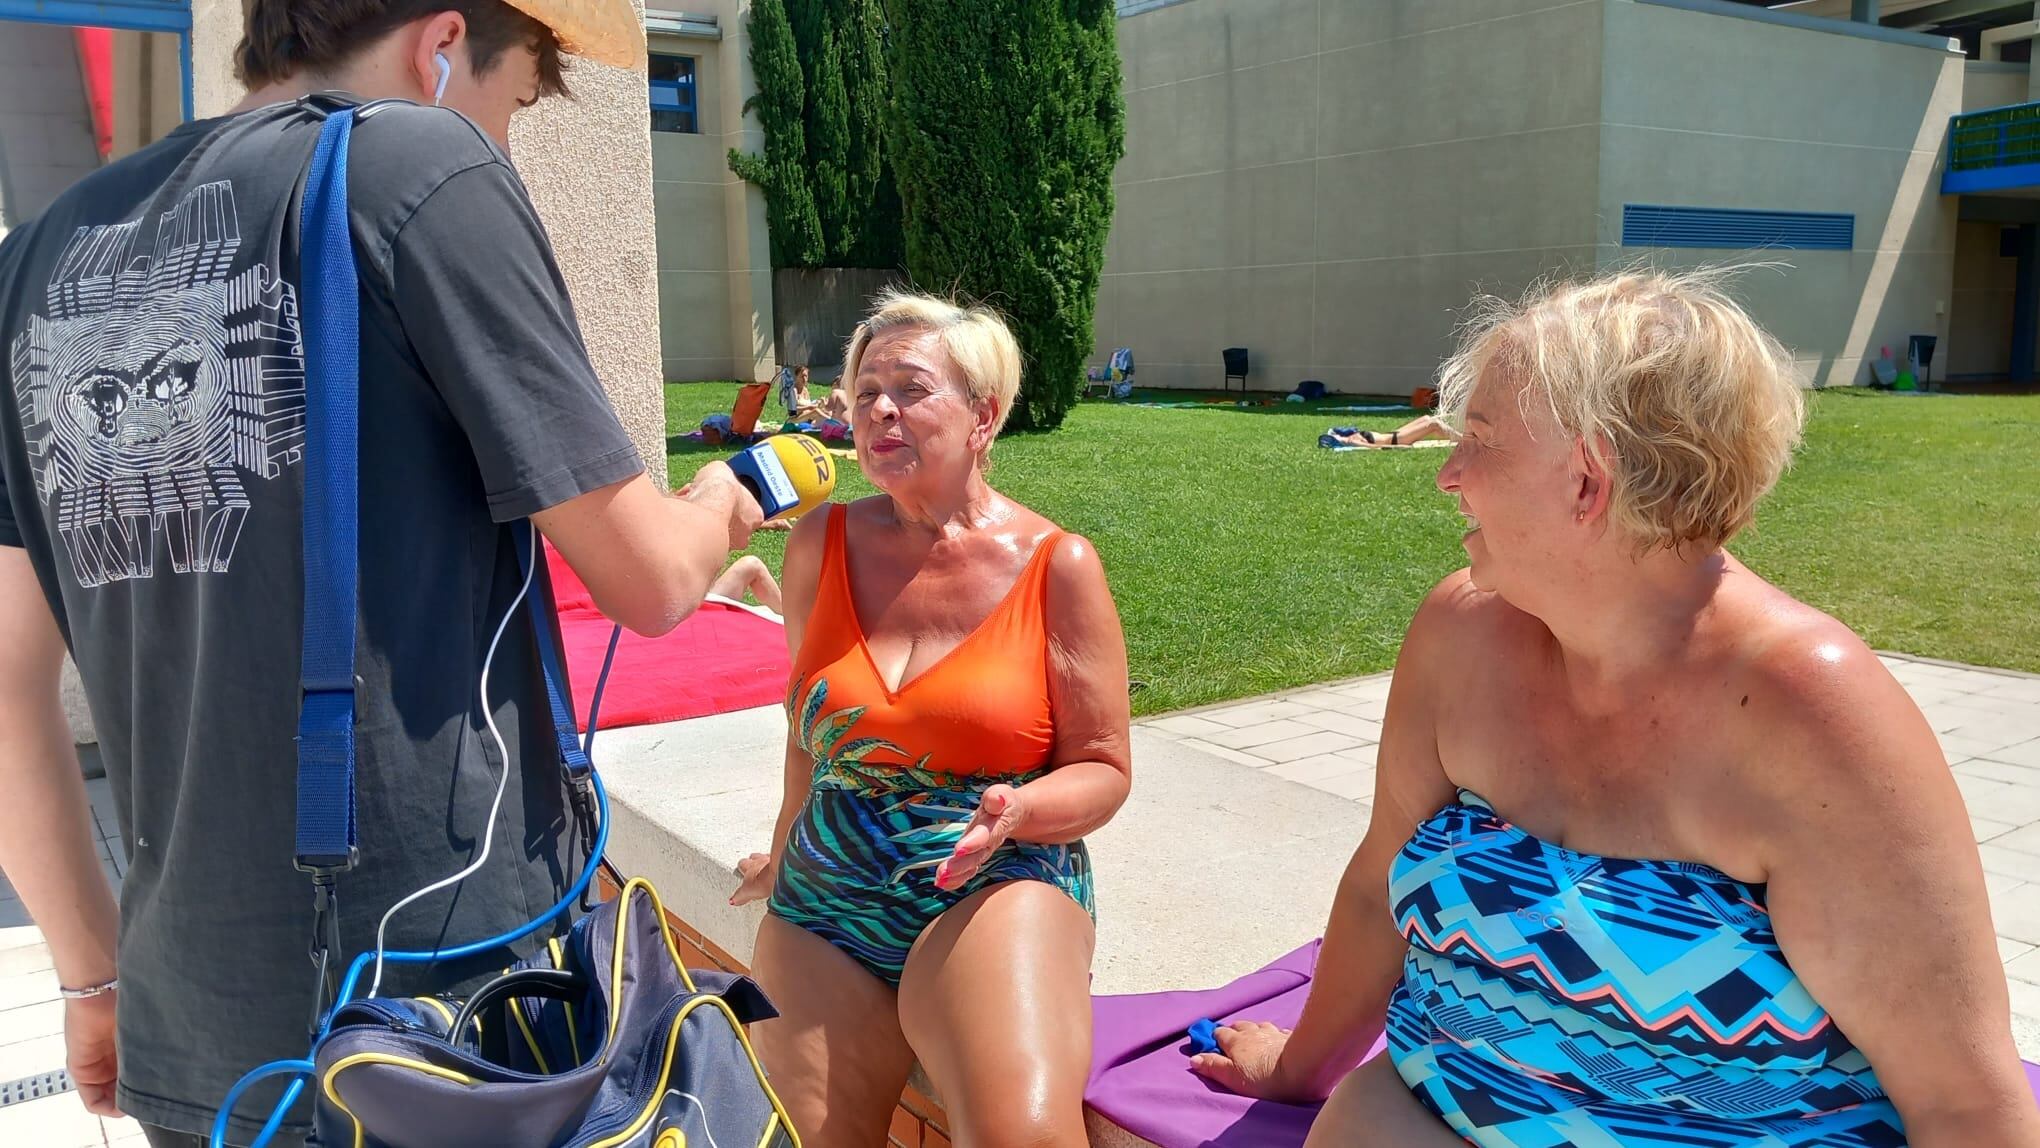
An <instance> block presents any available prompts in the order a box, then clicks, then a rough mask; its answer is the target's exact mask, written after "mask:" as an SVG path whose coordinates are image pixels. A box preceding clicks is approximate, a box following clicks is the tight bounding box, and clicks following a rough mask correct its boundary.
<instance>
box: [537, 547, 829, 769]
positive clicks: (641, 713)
mask: <svg viewBox="0 0 2040 1148" xmlns="http://www.w3.org/2000/svg"><path fill="white" fill-rule="evenodd" d="M545 558H546V566H547V569H548V570H549V571H550V572H551V574H552V586H553V601H554V604H555V605H556V606H557V607H558V608H559V617H560V638H561V641H562V643H563V645H564V646H565V648H566V657H567V677H568V678H569V679H570V680H571V682H572V683H573V690H574V720H575V721H576V722H578V723H579V724H580V725H581V727H582V728H583V729H586V728H587V725H588V705H589V703H590V702H591V701H593V700H594V694H595V682H596V679H597V678H599V677H600V676H601V674H602V656H603V654H604V653H605V652H606V651H607V650H608V649H609V633H610V630H611V629H612V628H613V627H614V623H612V622H610V620H609V619H607V618H605V617H603V616H602V612H601V611H599V610H597V609H596V608H595V599H594V597H593V596H592V595H590V594H589V593H588V587H587V586H585V585H583V584H582V582H581V579H580V578H579V577H578V576H577V575H576V574H575V573H574V571H573V568H572V567H570V566H568V565H567V563H566V560H565V559H563V558H561V557H560V555H559V552H558V551H556V550H554V549H553V548H552V544H551V543H547V544H546V547H545ZM789 673H791V666H790V664H789V662H788V660H787V656H786V628H785V627H783V626H781V625H780V624H778V623H777V622H774V621H772V620H771V619H769V618H761V617H759V616H758V615H756V614H753V613H751V612H750V611H748V610H741V609H738V608H737V607H735V606H727V605H723V604H721V603H718V602H704V603H703V604H702V606H701V609H699V610H696V611H695V612H694V613H693V614H692V615H690V616H689V617H688V618H687V620H686V621H684V622H682V623H680V624H679V625H678V626H676V627H674V629H673V632H672V633H670V634H667V635H666V636H664V637H661V638H644V637H639V636H638V635H636V634H633V633H631V632H630V631H629V630H625V631H624V632H623V638H622V639H621V640H620V641H619V642H618V643H617V646H616V663H615V665H614V666H613V667H611V669H610V671H609V686H608V688H607V689H605V690H604V691H603V693H602V715H601V725H600V727H599V728H602V729H617V728H619V727H622V726H633V725H652V724H654V723H656V722H668V721H682V720H684V719H686V718H697V717H707V716H708V715H709V714H719V713H727V712H729V711H730V710H742V709H750V708H752V707H753V706H763V705H772V704H773V703H775V702H779V701H781V700H783V699H784V698H785V696H786V679H787V676H788V674H789Z"/></svg>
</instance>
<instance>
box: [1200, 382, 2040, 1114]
mask: <svg viewBox="0 0 2040 1148" xmlns="http://www.w3.org/2000/svg"><path fill="white" fill-rule="evenodd" d="M1463 431H1464V433H1463V435H1462V436H1461V438H1460V439H1459V441H1458V442H1457V443H1456V445H1455V446H1454V447H1453V450H1452V454H1451V456H1450V458H1449V459H1448V460H1447V462H1446V463H1445V465H1444V467H1443V468H1442V469H1441V470H1440V472H1439V475H1438V487H1439V489H1440V490H1441V491H1442V492H1444V493H1445V494H1446V495H1447V496H1449V497H1451V498H1452V499H1454V500H1455V503H1456V505H1457V508H1458V509H1459V511H1460V513H1461V514H1462V515H1464V516H1465V518H1466V520H1467V524H1468V530H1467V533H1466V537H1465V540H1464V544H1465V548H1466V553H1467V558H1468V562H1469V564H1468V567H1467V569H1465V570H1462V571H1460V572H1459V573H1457V574H1454V575H1452V576H1451V577H1448V578H1447V579H1445V581H1444V582H1442V583H1441V584H1440V585H1439V586H1438V587H1437V588H1436V589H1435V590H1434V591H1433V592H1432V593H1431V595H1430V596H1429V597H1428V598H1427V599H1426V601H1425V603H1424V604H1423V606H1422V607H1421V608H1420V609H1419V611H1418V613H1417V616H1416V618H1415V619H1414V620H1413V621H1412V623H1411V625H1410V630H1409V634H1408V637H1407V639H1406V641H1405V643H1404V646H1403V650H1402V653H1401V657H1400V659H1399V660H1398V662H1397V666H1396V671H1395V684H1394V687H1393V690H1392V692H1391V694H1390V697H1389V703H1388V712H1387V714H1386V717H1385V720H1384V723H1383V731H1382V741H1381V748H1380V755H1379V764H1378V771H1377V784H1376V791H1375V795H1374V802H1373V814H1372V820H1371V822H1370V824H1369V826H1368V830H1367V835H1366V837H1365V839H1364V840H1363V842H1362V843H1361V846H1360V848H1359V850H1358V852H1356V854H1355V855H1354V858H1353V860H1352V862H1351V864H1350V865H1349V867H1348V869H1347V871H1346V874H1345V877H1344V878H1343V879H1342V881H1341V884H1340V888H1339V892H1338V895H1337V898H1336V900H1335V904H1334V909H1333V913H1332V919H1331V921H1330V923H1329V924H1328V926H1327V929H1326V937H1325V942H1324V948H1323V951H1322V953H1321V954H1320V958H1319V963H1318V969H1317V977H1316V980H1315V983H1314V985H1313V988H1312V992H1311V997H1310V1001H1309V1004H1308V1006H1307V1008H1306V1009H1305V1011H1304V1014H1303V1017H1302V1019H1301V1020H1300V1021H1299V1023H1298V1025H1297V1026H1296V1028H1295V1030H1294V1031H1293V1032H1289V1031H1285V1030H1283V1029H1280V1028H1278V1027H1276V1026H1273V1025H1266V1024H1257V1023H1252V1022H1249V1023H1246V1024H1242V1025H1237V1026H1234V1027H1233V1028H1231V1029H1229V1030H1221V1033H1220V1052H1218V1053H1215V1054H1211V1055H1209V1056H1204V1057H1199V1058H1197V1059H1196V1062H1195V1069H1196V1071H1198V1072H1200V1073H1202V1074H1203V1075H1205V1076H1207V1077H1209V1078H1211V1079H1213V1080H1214V1081H1217V1082H1219V1083H1220V1084H1222V1085H1224V1086H1226V1087H1229V1088H1233V1089H1235V1090H1237V1091H1241V1092H1245V1093H1247V1094H1249V1095H1255V1096H1263V1097H1270V1098H1279V1099H1292V1100H1305V1099H1317V1098H1323V1097H1326V1096H1329V1097H1330V1100H1329V1102H1328V1103H1327V1104H1326V1106H1325V1109H1324V1111H1323V1114H1322V1116H1321V1117H1320V1119H1319V1120H1318V1122H1317V1126H1316V1128H1315V1129H1314V1130H1313V1132H1312V1134H1311V1137H1310V1140H1309V1143H1310V1145H1312V1146H1315V1148H1330V1146H1333V1145H1349V1144H1355V1143H1372V1142H1380V1143H1394V1144H1397V1145H1414V1146H1416V1148H1429V1146H1432V1145H1436V1146H1437V1148H1445V1146H1447V1145H1457V1144H1461V1143H1463V1142H1462V1141H1460V1140H1459V1138H1458V1137H1457V1136H1456V1135H1454V1134H1453V1133H1452V1132H1451V1131H1450V1130H1448V1129H1447V1128H1446V1127H1445V1126H1444V1125H1443V1124H1442V1123H1441V1122H1440V1121H1439V1120H1437V1119H1436V1118H1435V1117H1433V1116H1431V1114H1430V1113H1429V1111H1428V1110H1427V1109H1425V1108H1424V1107H1423V1106H1422V1105H1420V1104H1419V1103H1418V1102H1417V1100H1416V1098H1415V1096H1414V1095H1413V1094H1412V1093H1411V1092H1410V1091H1409V1089H1408V1088H1407V1087H1404V1086H1402V1084H1401V1081H1400V1078H1399V1077H1398V1076H1397V1074H1396V1073H1395V1070H1394V1068H1393V1066H1392V1065H1390V1064H1389V1063H1388V1061H1387V1059H1386V1058H1381V1059H1377V1060H1376V1061H1374V1062H1371V1063H1369V1064H1368V1065H1366V1066H1364V1067H1362V1068H1360V1069H1359V1070H1357V1071H1352V1072H1350V1073H1349V1072H1348V1069H1349V1067H1350V1066H1351V1065H1352V1064H1354V1063H1355V1062H1356V1061H1358V1060H1359V1058H1360V1056H1361V1054H1362V1053H1363V1052H1364V1051H1365V1050H1366V1049H1367V1047H1368V1046H1369V1045H1370V1044H1371V1043H1372V1042H1373V1040H1374V1039H1375V1038H1376V1037H1377V1036H1378V1035H1380V1033H1381V1029H1382V1021H1383V1015H1384V1012H1385V1009H1386V1005H1387V1000H1388V996H1389V993H1390V991H1391V990H1392V989H1393V987H1394V985H1395V983H1396V981H1397V979H1398V977H1399V976H1400V971H1401V962H1402V959H1403V954H1404V953H1405V952H1406V950H1407V945H1406V944H1405V942H1404V941H1403V939H1402V937H1401V936H1400V935H1399V934H1398V933H1397V931H1396V929H1395V926H1394V923H1393V920H1392V919H1391V916H1390V912H1389V908H1388V901H1387V880H1388V872H1389V864H1390V862H1391V860H1392V859H1393V857H1394V855H1395V853H1396V852H1397V851H1398V850H1399V849H1400V848H1401V847H1402V845H1403V843H1404V842H1405V841H1407V840H1408V839H1409V837H1410V835H1411V833H1412V832H1413V831H1414V830H1415V828H1416V827H1417V825H1418V824H1419V823H1421V822H1423V821H1424V820H1426V819H1428V818H1429V817H1430V816H1431V815H1432V814H1433V813H1435V812H1436V811H1437V810H1439V809H1440V808H1442V807H1443V806H1445V805H1446V804H1448V803H1449V802H1451V801H1453V800H1455V799H1456V796H1457V792H1458V790H1459V789H1460V788H1464V789H1466V790H1469V791H1472V792H1474V793H1477V794H1480V795H1482V796H1483V797H1485V798H1486V799H1487V800H1488V801H1490V802H1491V803H1492V804H1493V806H1494V807H1495V809H1496V810H1497V811H1499V812H1500V813H1501V814H1502V815H1503V816H1505V817H1507V818H1508V819H1509V820H1510V821H1511V822H1513V823H1514V824H1516V825H1518V826H1520V827H1521V828H1523V829H1524V830H1525V831H1526V832H1528V833H1531V834H1533V835H1535V836H1537V837H1539V838H1542V839H1543V840H1544V841H1546V842H1548V843H1550V844H1553V845H1558V846H1562V847H1565V848H1568V849H1573V850H1578V851H1581V852H1586V853H1594V854H1600V855H1604V856H1614V857H1644V858H1655V859H1664V860H1679V861H1691V862H1698V863H1702V864H1706V865H1710V866H1712V867H1714V868H1716V869H1719V870H1721V871H1722V872H1724V873H1726V874H1728V875H1729V876H1731V877H1733V878H1735V879H1737V880H1739V881H1745V882H1750V883H1753V884H1763V885H1765V886H1766V891H1767V900H1768V908H1769V911H1770V915H1771V921H1772V924H1773V926H1774V928H1775V930H1776V934H1777V938H1778V942H1779V944H1780V946H1781V947H1782V949H1783V951H1784V953H1785V957H1786V959H1787V960H1788V961H1789V962H1790V964H1791V965H1792V967H1793V969H1794V970H1795V972H1796V973H1797V974H1798V976H1799V977H1800V979H1801V980H1802V981H1803V982H1804V983H1805V985H1806V986H1807V988H1808V989H1809V990H1810V991H1811V992H1812V994H1813V996H1814V997H1815V999H1817V1000H1819V1001H1820V1002H1821V1004H1822V1005H1823V1006H1825V1007H1826V1009H1827V1010H1828V1012H1829V1014H1830V1015H1831V1016H1832V1018H1833V1020H1834V1023H1835V1024H1837V1025H1838V1026H1839V1027H1840V1028H1841V1030H1842V1031H1843V1032H1844V1033H1846V1034H1848V1036H1849V1038H1850V1039H1851V1040H1852V1041H1854V1043H1855V1044H1856V1045H1857V1047H1858V1048H1860V1049H1861V1050H1862V1051H1863V1053H1864V1055H1866V1056H1867V1057H1868V1058H1869V1061H1870V1063H1871V1065H1872V1066H1873V1067H1874V1068H1875V1070H1876V1071H1877V1074H1878V1077H1879V1079H1880V1080H1881V1081H1882V1083H1883V1085H1884V1087H1885V1089H1886V1091H1887V1093H1888V1094H1889V1095H1890V1097H1891V1099H1892V1102H1893V1104H1894V1105H1895V1106H1896V1107H1897V1109H1898V1111H1899V1114H1900V1116H1901V1117H1902V1118H1903V1120H1904V1122H1905V1125H1906V1131H1907V1136H1908V1139H1909V1141H1910V1142H1911V1143H1913V1144H1915V1145H1930V1146H1936V1148H1939V1146H1956V1145H1993V1146H2005V1148H2009V1146H2012V1145H2032V1144H2036V1143H2040V1116H2036V1113H2035V1110H2034V1104H2033V1099H2032V1097H2031V1095H2030V1093H2029V1091H2028V1089H2027V1086H2026V1082H2025V1079H2024V1075H2023V1072H2022V1070H2021V1069H2020V1066H2019V1060H2018V1056H2017V1053H2016V1050H2015V1048H2014V1046H2013V1043H2012V1038H2011V1032H2010V1025H2009V1020H2008V1017H2009V1004H2008V1001H2007V996H2006V988H2005V978H2004V973H2003V970H2002V968H2001V967H2000V966H1999V963H1998V957H1997V951H1996V946H1995V943H1994V940H1993V934H1992V928H1991V918H1990V909H1989V904H1988V901H1987V899H1986V897H1985V891H1984V883H1983V874H1982V870H1981V866H1980V865H1979V863H1978V860H1977V851H1976V846H1975V845H1974V843H1973V840H1972V838H1971V836H1970V830H1969V821H1968V817H1967V812H1966V810H1965V808H1964V806H1963V802H1962V798H1961V794H1960V793H1959V792H1958V791H1957V790H1956V788H1955V785H1954V781H1953V778H1952V776H1951V774H1950V772H1949V770H1948V766H1947V763H1946V761H1945V759H1944V758H1943V757H1942V755H1941V751H1940V747H1939V745H1938V743H1937V741H1936V739H1935V737H1934V734H1933V731H1932V730H1931V728H1930V727H1929V726H1928V725H1927V723H1926V721H1925V719H1924V718H1922V717H1921V715H1920V712H1919V710H1918V708H1917V707H1916V706H1915V705H1914V704H1913V702H1912V700H1911V698H1910V697H1909V696H1908V695H1907V694H1906V693H1905V691H1904V689H1903V688H1902V687H1901V686H1900V685H1899V684H1898V683H1897V682H1896V681H1895V680H1894V679H1893V678H1892V677H1891V675H1890V673H1889V672H1888V671H1886V670H1885V668H1884V666H1883V665H1882V663H1880V662H1879V661H1878V659H1877V657H1876V656H1875V654H1874V653H1873V652H1872V651H1871V650H1869V649H1868V648H1867V647H1866V646H1865V645H1864V644H1863V643H1862V641H1861V640H1860V639H1858V638H1857V637H1856V636H1855V635H1854V634H1853V633H1851V632H1850V631H1849V630H1848V628H1847V627H1845V626H1843V625H1842V624H1841V623H1840V622H1837V621H1836V620H1834V619H1833V618H1830V617H1828V616H1826V615H1824V614H1822V613H1820V612H1819V611H1817V610H1814V609H1812V608H1811V607H1808V606H1806V605H1804V604H1802V603H1799V602H1796V601H1794V600H1793V599H1792V598H1791V597H1790V596H1788V595H1787V594H1785V593H1784V592H1783V591H1781V590H1779V589H1778V588H1777V587H1775V586H1772V585H1770V584H1769V583H1767V582H1765V581H1764V580H1763V579H1762V578H1760V577H1758V576H1757V575H1756V574H1754V573H1752V572H1751V571H1750V570H1749V569H1748V568H1747V567H1745V566H1744V565H1743V564H1742V563H1741V562H1739V561H1737V560H1736V559H1735V558H1734V557H1733V556H1731V555H1730V554H1728V553H1727V552H1726V551H1725V550H1723V549H1721V548H1719V547H1713V546H1699V545H1688V546H1686V547H1685V548H1683V550H1674V549H1656V550H1651V551H1649V552H1647V553H1641V554H1640V553H1639V552H1638V547H1637V546H1636V545H1635V543H1634V541H1633V540H1632V539H1630V538H1627V537H1625V536H1623V535H1622V534H1621V533H1620V532H1619V531H1617V530H1616V529H1615V528H1614V527H1613V526H1612V525H1611V522H1610V515H1609V506H1610V500H1611V497H1612V494H1613V485H1612V484H1613V477H1612V475H1611V471H1610V468H1609V466H1608V464H1607V462H1606V457H1607V455H1606V449H1605V445H1604V444H1599V443H1593V442H1588V441H1586V440H1584V439H1582V438H1580V437H1578V436H1575V435H1570V434H1568V433H1567V432H1565V431H1564V430H1563V429H1562V428H1561V427H1560V426H1559V425H1558V424H1557V423H1556V421H1555V419H1554V418H1553V417H1552V415H1551V413H1550V410H1549V408H1548V406H1546V405H1542V404H1540V403H1538V402H1536V401H1533V400H1529V399H1527V398H1526V396H1524V395H1523V394H1522V393H1521V392H1520V390H1519V388H1518V387H1517V385H1516V384H1515V382H1514V381H1513V380H1511V379H1510V378H1508V377H1507V376H1506V374H1504V373H1502V372H1500V371H1498V370H1491V371H1490V373H1489V374H1488V375H1487V376H1485V377H1483V378H1482V380H1481V382H1480V384H1479V386H1478V387H1477V388H1476V389H1475V393H1474V395H1473V396H1472V398H1471V401H1470V402H1469V403H1468V406H1467V410H1466V414H1465V419H1464V427H1463Z"/></svg>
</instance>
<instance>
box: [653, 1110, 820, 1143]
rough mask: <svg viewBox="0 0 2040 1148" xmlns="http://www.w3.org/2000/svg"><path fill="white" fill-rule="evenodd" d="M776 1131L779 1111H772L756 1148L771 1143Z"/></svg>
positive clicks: (797, 1141) (777, 1129) (789, 1126)
mask: <svg viewBox="0 0 2040 1148" xmlns="http://www.w3.org/2000/svg"><path fill="white" fill-rule="evenodd" d="M792 1127H793V1125H791V1124H789V1125H787V1128H789V1129H791V1128H792ZM777 1131H779V1113H777V1112H774V1113H773V1114H772V1119H770V1120H767V1121H766V1122H765V1135H763V1136H760V1137H758V1148H766V1146H767V1145H769V1144H771V1143H772V1134H773V1133H774V1132H777ZM794 1143H795V1144H799V1143H800V1141H799V1140H795V1141H794ZM681 1148H686V1146H685V1145H684V1144H683V1145H682V1146H681Z"/></svg>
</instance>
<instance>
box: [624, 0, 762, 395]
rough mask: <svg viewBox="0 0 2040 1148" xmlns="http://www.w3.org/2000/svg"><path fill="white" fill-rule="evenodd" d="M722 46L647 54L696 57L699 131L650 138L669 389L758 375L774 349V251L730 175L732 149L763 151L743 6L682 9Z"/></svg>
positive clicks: (702, 44) (656, 44) (692, 43)
mask: <svg viewBox="0 0 2040 1148" xmlns="http://www.w3.org/2000/svg"><path fill="white" fill-rule="evenodd" d="M689 11H690V12H693V13H695V14H697V15H704V16H707V15H713V16H715V17H716V21H717V26H718V28H719V29H720V30H721V33H722V36H721V39H708V38H705V37H694V36H654V37H653V38H652V50H653V51H655V52H659V53H662V54H669V55H678V56H690V57H692V58H693V59H694V69H695V71H694V82H695V100H696V120H697V123H698V124H699V126H700V128H701V130H700V132H699V133H697V134H682V133H676V132H653V133H652V134H651V141H652V172H653V178H654V185H653V186H654V199H655V208H654V210H655V213H656V215H657V219H658V253H659V254H658V257H659V338H660V346H661V365H662V367H663V370H664V375H665V378H666V379H667V381H669V382H692V381H697V380H702V379H744V380H758V379H767V378H770V377H771V376H772V373H773V371H775V370H777V369H778V363H777V361H776V359H775V358H774V354H773V347H772V330H773V323H772V251H771V235H770V233H769V231H768V230H767V228H766V221H765V197H764V194H763V193H762V192H760V191H759V190H758V189H757V188H755V187H752V186H751V185H749V184H747V183H745V182H743V181H742V180H740V179H738V178H737V177H736V176H735V175H734V174H732V173H731V172H730V166H729V158H728V156H729V151H730V149H731V148H737V149H739V150H741V151H746V152H757V151H759V150H760V149H761V148H762V147H763V146H764V137H763V135H762V134H761V132H760V130H759V127H758V118H757V115H756V114H755V113H747V112H745V111H744V103H745V101H747V100H748V99H750V97H751V96H752V95H753V94H754V93H755V92H756V91H757V83H756V81H755V80H754V79H753V77H752V74H751V60H750V53H751V40H750V4H749V3H736V2H734V0H721V2H719V3H711V4H706V5H703V4H700V3H696V4H691V5H690V6H689Z"/></svg>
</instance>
